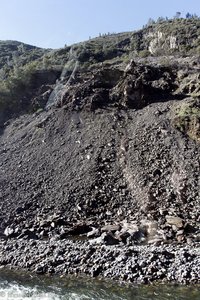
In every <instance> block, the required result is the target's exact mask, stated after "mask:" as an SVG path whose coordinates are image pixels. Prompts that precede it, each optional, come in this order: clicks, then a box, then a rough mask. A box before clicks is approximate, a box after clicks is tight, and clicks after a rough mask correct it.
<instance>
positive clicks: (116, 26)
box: [0, 0, 200, 48]
mask: <svg viewBox="0 0 200 300" xmlns="http://www.w3.org/2000/svg"><path fill="white" fill-rule="evenodd" d="M0 11H1V17H0V40H17V41H20V42H24V43H27V44H31V45H35V46H38V47H43V48H61V47H63V46H64V45H71V44H72V43H76V42H80V41H84V40H87V39H88V38H89V37H96V36H98V35H99V33H108V32H116V33H117V32H123V31H133V30H137V29H140V28H142V26H143V25H144V24H146V23H147V21H148V19H149V18H153V19H155V20H156V19H157V18H158V17H169V18H171V17H173V16H174V15H175V14H176V12H181V13H182V16H185V14H186V13H187V12H190V13H196V14H197V15H199V16H200V0H166V1H165V0H164V1H163V0H139V1H138V0H0Z"/></svg>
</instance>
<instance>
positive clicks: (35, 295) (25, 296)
mask: <svg viewBox="0 0 200 300" xmlns="http://www.w3.org/2000/svg"><path fill="white" fill-rule="evenodd" d="M39 299H40V300H61V299H64V298H63V297H62V296H60V295H56V294H55V293H54V292H44V291H41V290H38V289H37V288H30V287H24V286H21V285H18V284H11V283H3V284H1V285H0V300H39Z"/></svg>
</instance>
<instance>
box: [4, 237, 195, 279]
mask: <svg viewBox="0 0 200 300" xmlns="http://www.w3.org/2000/svg"><path fill="white" fill-rule="evenodd" d="M94 241H95V239H92V240H82V241H81V240H70V239H64V240H56V239H55V238H50V239H48V240H34V239H28V240H27V239H25V238H21V239H14V238H10V239H7V240H3V239H2V240H1V241H0V253H1V256H0V266H1V267H4V266H6V267H9V268H14V269H21V270H27V271H31V272H33V273H36V274H38V275H39V274H41V275H42V274H55V275H88V276H90V277H97V276H100V277H103V278H107V279H114V280H118V281H121V282H122V281H124V282H127V283H151V282H154V281H164V282H176V283H180V284H196V283H200V247H199V246H200V243H199V242H195V243H192V244H190V245H188V244H178V243H172V244H162V245H155V244H151V245H124V244H122V243H121V244H118V245H105V244H102V243H96V242H94Z"/></svg>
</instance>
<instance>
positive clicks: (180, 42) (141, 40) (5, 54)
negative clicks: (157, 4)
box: [0, 13, 200, 111]
mask: <svg viewBox="0 0 200 300" xmlns="http://www.w3.org/2000/svg"><path fill="white" fill-rule="evenodd" d="M169 55H176V56H193V55H195V56H197V57H199V56H200V18H198V17H197V16H195V15H191V14H189V13H188V14H187V16H186V18H181V17H180V13H177V14H176V15H175V17H174V18H173V19H171V20H168V19H166V18H162V17H161V18H159V19H158V20H157V21H154V20H152V19H149V21H148V23H147V25H146V26H144V28H143V29H142V30H139V31H137V32H125V33H120V34H110V33H109V34H100V35H99V37H97V38H94V39H89V40H88V41H86V42H82V43H78V44H75V45H72V46H65V47H64V48H62V49H57V50H51V49H41V48H38V47H34V46H30V45H26V44H23V43H20V42H16V41H0V111H2V110H3V111H5V110H15V109H16V107H18V106H20V105H19V104H20V103H22V102H23V103H24V101H26V102H28V101H29V99H30V96H31V89H32V90H33V88H34V84H33V79H34V74H36V73H37V72H38V71H41V70H56V71H58V70H60V72H61V71H62V70H64V73H65V76H66V77H67V76H69V75H70V74H71V72H72V71H73V68H74V65H75V61H79V67H78V70H79V72H85V71H87V70H89V69H90V70H92V69H93V68H98V67H100V66H102V64H103V65H112V64H118V65H119V64H121V65H123V66H125V65H126V64H127V63H128V62H129V61H130V59H137V58H138V59H141V60H142V59H145V60H146V59H148V57H149V56H153V57H156V56H164V57H163V60H165V61H168V56H169ZM195 93H196V95H197V92H196V90H195ZM190 94H191V93H190Z"/></svg>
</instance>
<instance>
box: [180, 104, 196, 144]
mask: <svg viewBox="0 0 200 300" xmlns="http://www.w3.org/2000/svg"><path fill="white" fill-rule="evenodd" d="M174 125H175V127H176V128H177V129H178V130H180V131H181V132H182V133H184V134H186V135H188V136H189V137H190V138H191V139H193V140H195V141H198V142H200V100H199V99H198V98H197V99H195V100H193V101H190V102H186V103H183V104H181V105H179V106H178V107H177V108H176V117H175V119H174Z"/></svg>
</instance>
